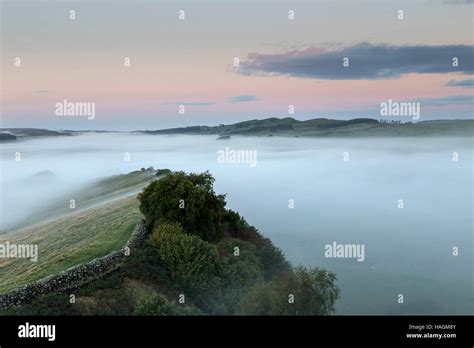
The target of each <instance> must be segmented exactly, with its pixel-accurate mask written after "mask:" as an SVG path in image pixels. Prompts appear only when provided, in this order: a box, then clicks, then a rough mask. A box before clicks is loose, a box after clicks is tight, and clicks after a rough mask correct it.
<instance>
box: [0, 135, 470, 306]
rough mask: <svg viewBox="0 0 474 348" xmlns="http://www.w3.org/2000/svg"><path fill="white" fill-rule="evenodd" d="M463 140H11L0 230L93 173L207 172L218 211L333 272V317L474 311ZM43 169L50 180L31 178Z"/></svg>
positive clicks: (296, 260)
mask: <svg viewBox="0 0 474 348" xmlns="http://www.w3.org/2000/svg"><path fill="white" fill-rule="evenodd" d="M472 145H473V144H472V140H470V139H466V138H463V139H462V138H459V139H451V138H442V139H441V138H438V139H431V138H425V139H415V138H394V139H390V138H382V139H351V138H347V139H345V138H337V139H304V138H280V137H268V138H263V137H261V138H256V137H255V138H252V137H233V138H232V139H230V140H219V141H218V140H216V139H215V137H214V136H152V135H141V134H120V133H109V134H95V133H90V134H83V135H78V136H73V137H56V138H54V137H50V138H42V139H29V140H19V141H18V142H16V143H7V144H3V145H2V149H1V153H0V156H1V157H0V158H1V164H2V168H1V169H2V172H1V189H2V200H1V207H0V208H1V212H2V215H1V216H0V218H1V220H0V230H4V229H6V228H9V227H11V226H14V225H15V224H19V223H20V224H21V223H22V221H24V220H25V219H27V218H28V215H29V214H30V213H31V212H33V211H35V210H37V209H40V208H41V207H44V205H45V204H47V203H48V202H50V201H52V200H54V199H57V198H60V197H63V198H65V204H69V199H66V198H67V197H68V194H69V193H71V192H73V191H75V190H76V189H78V188H80V187H83V186H85V185H86V184H87V183H90V182H91V181H92V180H96V179H98V178H101V177H105V176H109V175H113V174H118V173H127V172H129V171H132V170H137V169H139V168H141V167H149V166H154V167H155V168H170V169H172V170H185V171H188V172H189V171H192V172H201V171H204V170H209V171H210V172H211V173H212V174H213V175H214V176H215V178H216V183H215V189H216V191H217V192H218V193H227V194H228V195H227V201H228V206H229V207H230V208H232V209H235V210H237V211H238V212H240V213H241V214H242V215H243V216H244V217H245V218H246V219H247V221H248V222H249V223H251V224H253V225H255V226H256V227H257V228H259V230H260V231H262V232H263V233H264V234H266V235H267V236H269V237H270V238H271V239H272V240H273V241H274V242H275V243H276V244H277V245H278V246H279V247H280V248H282V249H283V251H284V252H285V254H286V255H287V257H288V258H289V259H290V261H291V262H292V263H293V264H294V265H297V264H304V265H308V266H309V265H317V266H322V267H327V268H328V269H330V270H332V271H334V272H335V273H337V275H338V284H339V285H340V287H341V288H342V290H343V293H342V298H341V300H340V301H339V303H338V307H337V308H338V312H339V313H358V314H364V313H367V314H368V313H394V314H398V313H418V314H423V313H431V314H441V313H472V312H473V297H472V279H473V266H472V249H473V244H472V231H473V230H472V228H473V220H472V219H473V218H472V213H473V175H472V174H473V173H472V170H473V169H472V160H473V151H472ZM225 147H228V148H229V149H230V150H232V149H235V150H239V149H240V150H257V165H256V166H254V167H252V166H250V165H249V164H246V163H240V164H236V163H219V162H218V161H217V157H218V155H217V152H218V151H219V150H223V149H225ZM16 152H19V153H21V161H15V153H16ZM344 152H347V153H348V156H349V158H348V160H347V161H344ZM453 152H458V154H459V160H458V161H453V160H452V156H453ZM126 153H129V154H130V161H125V160H124V157H125V156H126ZM346 155H347V154H346ZM42 171H50V172H51V173H53V174H54V175H51V173H49V172H47V173H43V174H45V175H37V176H35V174H37V173H39V172H42ZM399 199H403V201H404V208H403V209H399V208H398V206H397V205H398V200H399ZM289 200H294V208H293V209H290V208H289ZM333 241H336V242H337V243H360V244H364V245H365V260H364V262H357V261H356V260H353V259H328V258H325V257H324V246H325V245H326V244H330V243H332V242H333ZM453 247H458V248H459V255H458V256H453V255H452V248H453ZM399 294H403V295H404V303H403V304H399V303H397V299H398V297H397V296H398V295H399Z"/></svg>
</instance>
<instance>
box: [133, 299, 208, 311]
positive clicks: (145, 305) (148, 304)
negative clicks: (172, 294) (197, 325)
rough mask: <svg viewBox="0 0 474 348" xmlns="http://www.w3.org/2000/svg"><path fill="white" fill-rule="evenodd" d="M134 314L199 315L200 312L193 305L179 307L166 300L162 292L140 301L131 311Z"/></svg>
mask: <svg viewBox="0 0 474 348" xmlns="http://www.w3.org/2000/svg"><path fill="white" fill-rule="evenodd" d="M133 314H135V315H201V314H202V312H201V311H200V310H199V309H197V308H194V307H179V306H177V305H176V304H175V303H172V302H170V301H168V299H167V298H166V297H165V296H164V295H162V294H156V295H154V296H153V297H151V298H149V299H147V300H144V301H140V302H139V303H138V304H137V306H136V307H135V310H134V312H133Z"/></svg>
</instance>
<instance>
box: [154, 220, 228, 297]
mask: <svg viewBox="0 0 474 348" xmlns="http://www.w3.org/2000/svg"><path fill="white" fill-rule="evenodd" d="M173 229H174V228H170V225H166V226H165V227H163V228H161V227H160V226H158V227H157V229H155V232H154V233H153V234H152V236H151V240H150V241H153V242H152V243H156V247H157V249H158V255H159V258H160V260H161V262H162V264H163V265H164V267H165V269H166V272H167V273H168V276H169V278H170V279H171V280H173V281H175V285H176V286H179V287H181V288H182V290H188V291H207V290H210V289H213V288H215V287H218V286H220V285H221V279H220V277H222V275H223V273H224V271H225V267H224V264H223V263H222V262H221V260H220V257H219V253H218V251H217V248H216V246H215V245H212V244H210V243H208V242H206V241H203V240H202V239H200V238H199V237H197V236H193V235H188V234H183V233H175V232H176V231H173ZM164 230H167V231H168V233H164V232H163V231H164ZM170 231H172V232H171V233H169V232H170Z"/></svg>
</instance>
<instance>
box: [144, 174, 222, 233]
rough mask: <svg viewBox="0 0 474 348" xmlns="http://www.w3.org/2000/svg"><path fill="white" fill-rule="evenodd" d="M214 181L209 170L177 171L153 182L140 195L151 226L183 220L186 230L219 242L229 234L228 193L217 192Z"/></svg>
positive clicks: (148, 223)
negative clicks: (226, 209)
mask: <svg viewBox="0 0 474 348" xmlns="http://www.w3.org/2000/svg"><path fill="white" fill-rule="evenodd" d="M213 183H214V178H213V177H212V175H211V174H209V173H208V172H205V173H202V174H186V173H184V172H175V173H172V174H168V175H166V176H165V177H163V178H161V179H160V180H156V181H154V182H152V183H151V184H150V185H148V186H147V187H146V188H145V189H144V190H143V192H142V193H140V195H139V196H138V198H139V200H140V211H141V212H142V213H143V215H144V216H145V220H146V224H147V226H148V227H149V228H152V227H153V226H155V225H157V224H161V223H166V222H171V223H174V222H179V223H180V224H181V226H182V227H183V229H184V231H185V232H186V233H190V234H195V235H197V236H199V237H201V238H202V239H204V240H206V241H218V240H219V239H220V238H221V237H222V236H223V235H224V234H225V225H224V224H223V223H222V217H223V215H224V214H225V196H224V195H216V194H215V193H214V191H213Z"/></svg>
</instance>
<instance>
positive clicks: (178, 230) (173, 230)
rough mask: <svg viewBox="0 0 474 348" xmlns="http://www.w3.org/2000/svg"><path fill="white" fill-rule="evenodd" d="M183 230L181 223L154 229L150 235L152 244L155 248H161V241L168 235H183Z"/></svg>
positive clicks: (159, 226)
mask: <svg viewBox="0 0 474 348" xmlns="http://www.w3.org/2000/svg"><path fill="white" fill-rule="evenodd" d="M183 233H184V232H183V228H182V227H181V225H180V224H179V223H174V224H161V225H158V226H156V227H155V228H154V229H153V233H152V234H151V235H150V239H149V241H150V244H151V245H153V246H154V247H155V248H159V246H160V242H161V239H162V238H163V237H164V236H165V235H166V234H183Z"/></svg>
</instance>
